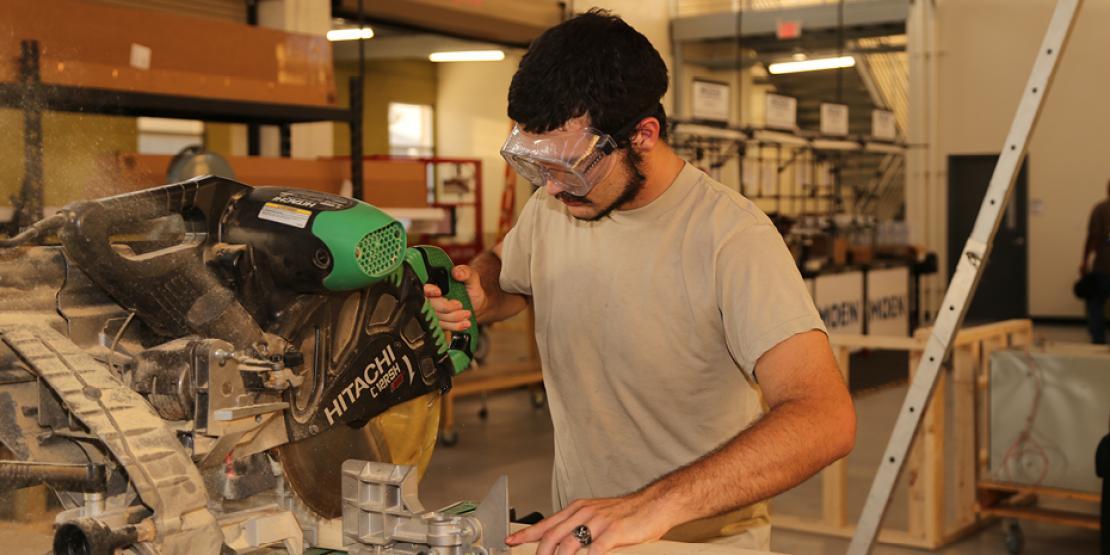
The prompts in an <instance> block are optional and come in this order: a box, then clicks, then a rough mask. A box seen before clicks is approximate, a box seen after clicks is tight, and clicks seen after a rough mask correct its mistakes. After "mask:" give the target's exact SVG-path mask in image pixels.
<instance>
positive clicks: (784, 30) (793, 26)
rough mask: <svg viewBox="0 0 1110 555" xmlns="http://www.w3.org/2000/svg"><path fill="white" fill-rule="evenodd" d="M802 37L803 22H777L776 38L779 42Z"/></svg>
mask: <svg viewBox="0 0 1110 555" xmlns="http://www.w3.org/2000/svg"><path fill="white" fill-rule="evenodd" d="M800 36H802V22H801V21H789V20H786V21H784V20H779V21H776V22H775V37H777V38H778V39H779V40H790V39H796V38H798V37H800Z"/></svg>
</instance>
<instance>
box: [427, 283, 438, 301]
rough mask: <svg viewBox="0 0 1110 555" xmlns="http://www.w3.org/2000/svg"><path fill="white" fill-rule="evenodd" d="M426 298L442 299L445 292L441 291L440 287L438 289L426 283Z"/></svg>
mask: <svg viewBox="0 0 1110 555" xmlns="http://www.w3.org/2000/svg"><path fill="white" fill-rule="evenodd" d="M424 296H425V297H429V298H431V297H442V296H443V292H442V291H440V290H439V287H436V286H434V285H432V284H430V283H425V284H424Z"/></svg>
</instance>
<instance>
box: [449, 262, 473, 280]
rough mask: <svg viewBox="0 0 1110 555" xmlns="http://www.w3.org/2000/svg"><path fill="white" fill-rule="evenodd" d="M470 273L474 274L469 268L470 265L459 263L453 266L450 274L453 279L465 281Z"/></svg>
mask: <svg viewBox="0 0 1110 555" xmlns="http://www.w3.org/2000/svg"><path fill="white" fill-rule="evenodd" d="M472 274H474V272H472V271H471V270H470V266H467V265H466V264H460V265H458V266H455V268H454V269H452V270H451V275H452V276H454V277H455V279H456V280H458V281H464V282H465V281H467V280H469V279H470V277H471V275H472Z"/></svg>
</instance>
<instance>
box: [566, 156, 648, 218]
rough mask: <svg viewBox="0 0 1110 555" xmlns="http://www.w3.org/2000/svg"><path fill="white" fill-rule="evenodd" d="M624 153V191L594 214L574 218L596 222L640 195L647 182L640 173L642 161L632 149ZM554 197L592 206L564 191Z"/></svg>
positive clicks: (584, 199) (586, 201) (590, 202)
mask: <svg viewBox="0 0 1110 555" xmlns="http://www.w3.org/2000/svg"><path fill="white" fill-rule="evenodd" d="M626 152H627V155H626V156H625V157H624V167H625V170H627V172H628V182H627V183H625V185H624V189H622V190H621V194H619V195H617V198H615V199H613V202H610V203H609V204H608V205H606V206H605V207H604V208H602V209H601V210H599V211H598V212H597V213H596V214H594V215H592V216H585V217H579V216H575V218H578V219H579V220H582V221H585V222H596V221H598V220H600V219H602V218H604V217H605V216H608V215H609V214H610V213H612V212H613V211H614V210H616V209H618V208H620V207H622V206H624V205H626V204H628V203H629V202H632V199H634V198H636V196H637V195H639V194H640V191H642V190H643V189H644V182H645V181H647V178H646V177H644V174H643V172H641V171H640V164H641V163H642V162H643V160H644V159H643V157H642V156H640V153H638V152H636V151H635V150H633V149H632V148H628V149H627V150H626ZM555 197H556V198H558V199H561V200H572V201H578V202H585V203H589V204H592V201H590V200H588V199H587V198H586V197H580V196H576V195H572V194H570V193H567V192H565V191H564V192H561V193H559V194H557V195H555Z"/></svg>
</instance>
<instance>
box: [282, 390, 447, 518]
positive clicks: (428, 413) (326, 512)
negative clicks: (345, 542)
mask: <svg viewBox="0 0 1110 555" xmlns="http://www.w3.org/2000/svg"><path fill="white" fill-rule="evenodd" d="M439 411H440V395H439V394H438V393H429V394H427V395H424V396H423V397H418V398H416V399H413V400H411V401H408V402H406V403H402V404H400V405H397V406H395V407H392V408H390V409H389V410H387V411H385V412H384V413H382V414H380V415H378V416H376V417H374V418H373V419H372V420H370V422H368V423H367V424H366V425H365V426H363V427H362V428H357V429H356V428H352V427H350V426H347V425H340V426H335V427H333V428H329V429H328V430H326V431H324V432H321V433H319V434H317V435H315V436H312V437H309V438H307V439H303V440H301V441H298V442H296V443H287V444H285V445H282V446H281V447H278V454H279V457H280V460H281V464H282V467H283V468H284V470H285V476H286V479H287V480H288V482H289V485H290V487H291V488H292V490H293V492H294V493H295V494H296V495H297V497H298V498H300V500H301V501H302V502H303V503H304V504H305V505H306V506H307V507H308V508H309V509H311V510H312V511H313V512H315V513H317V514H319V515H320V516H323V517H326V518H338V517H340V516H342V514H343V499H342V495H341V488H340V485H341V479H342V472H341V466H342V465H343V461H345V460H347V459H359V460H364V461H376V462H388V463H393V464H407V465H413V466H416V467H417V469H418V472H419V474H420V475H421V476H422V475H423V474H424V471H425V470H426V469H427V467H428V462H429V461H430V460H431V457H432V450H433V449H434V448H435V443H436V434H437V432H438V428H439Z"/></svg>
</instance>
